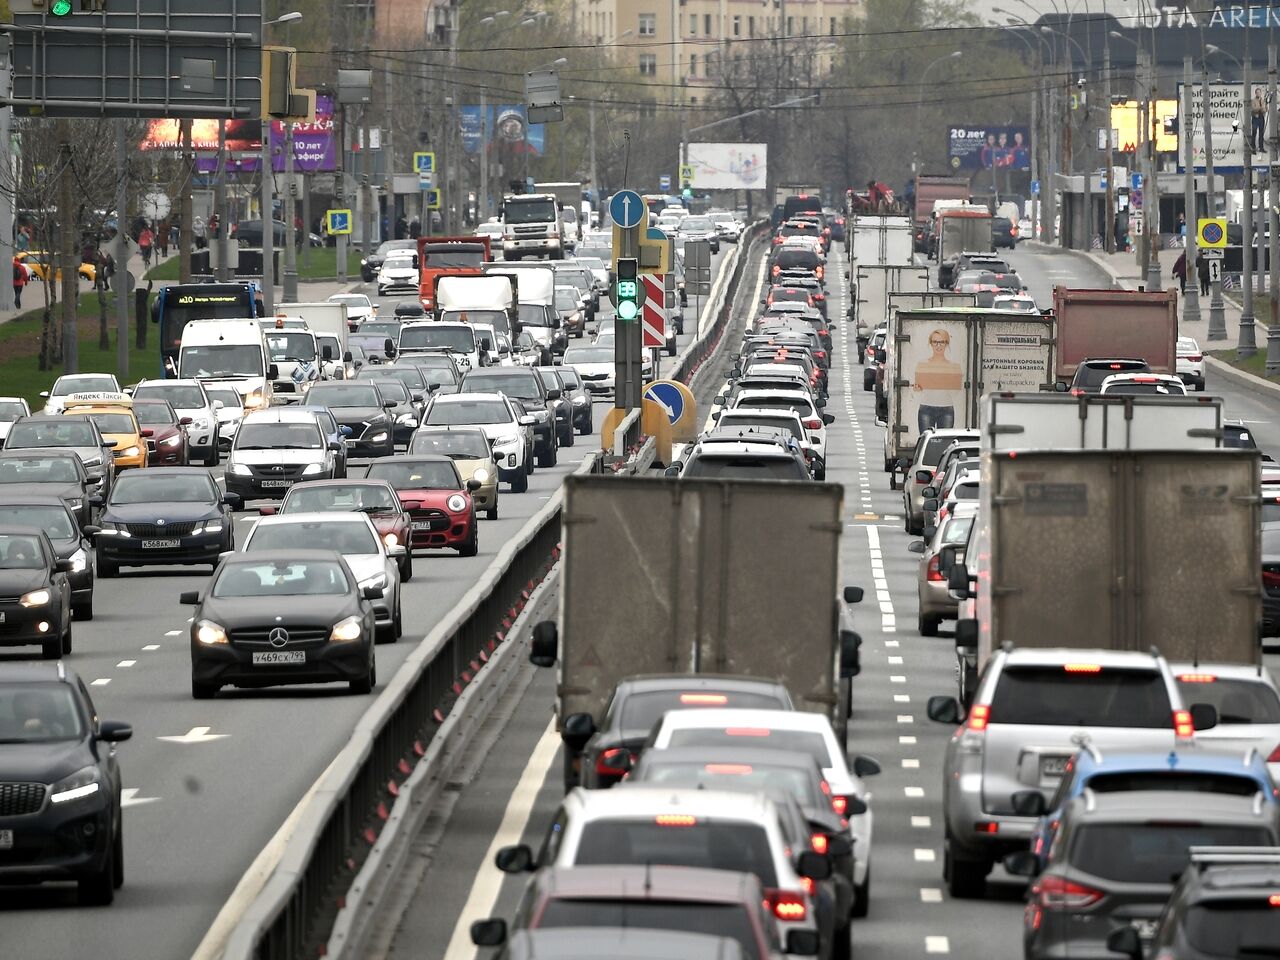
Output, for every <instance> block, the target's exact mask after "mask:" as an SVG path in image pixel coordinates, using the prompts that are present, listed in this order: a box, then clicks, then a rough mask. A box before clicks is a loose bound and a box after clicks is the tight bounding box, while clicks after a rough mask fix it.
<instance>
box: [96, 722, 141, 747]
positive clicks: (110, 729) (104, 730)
mask: <svg viewBox="0 0 1280 960" xmlns="http://www.w3.org/2000/svg"><path fill="white" fill-rule="evenodd" d="M132 737H133V727H132V726H130V725H129V724H127V723H122V722H121V721H119V720H103V721H102V722H101V723H99V724H98V735H97V739H99V740H101V741H103V742H104V743H123V742H124V741H126V740H129V739H132Z"/></svg>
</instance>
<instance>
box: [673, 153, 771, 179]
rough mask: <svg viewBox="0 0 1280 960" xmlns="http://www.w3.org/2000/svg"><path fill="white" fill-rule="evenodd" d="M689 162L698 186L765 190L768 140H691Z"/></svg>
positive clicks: (767, 170) (767, 171) (767, 174)
mask: <svg viewBox="0 0 1280 960" xmlns="http://www.w3.org/2000/svg"><path fill="white" fill-rule="evenodd" d="M686 149H687V150H688V166H690V167H693V180H692V181H690V182H691V183H692V185H693V188H694V189H695V190H763V189H764V188H765V181H766V180H767V179H768V176H769V145H768V144H767V143H691V144H689V145H688V146H687V148H686Z"/></svg>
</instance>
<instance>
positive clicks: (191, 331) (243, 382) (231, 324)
mask: <svg viewBox="0 0 1280 960" xmlns="http://www.w3.org/2000/svg"><path fill="white" fill-rule="evenodd" d="M270 357H271V353H270V351H269V349H268V348H267V337H266V332H265V331H264V330H263V329H262V326H261V324H260V323H259V322H258V321H257V320H255V319H251V318H244V319H235V320H192V321H191V322H190V323H188V324H187V326H186V329H184V330H183V331H182V341H181V344H180V345H179V347H178V371H177V372H178V376H179V377H192V378H194V379H196V380H200V381H202V382H203V383H205V384H206V385H208V384H214V383H221V384H226V385H229V386H231V387H234V388H235V391H236V392H237V393H238V394H240V396H241V398H242V399H243V401H244V409H245V412H246V413H251V412H252V411H254V410H262V409H264V408H266V407H269V406H271V404H272V402H273V398H274V396H275V389H274V384H275V380H276V378H277V377H278V376H279V375H280V371H279V369H278V368H277V367H276V365H275V364H274V363H272V362H271V359H270Z"/></svg>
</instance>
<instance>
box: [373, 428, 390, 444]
mask: <svg viewBox="0 0 1280 960" xmlns="http://www.w3.org/2000/svg"><path fill="white" fill-rule="evenodd" d="M386 441H387V432H386V431H385V430H383V431H382V432H380V433H375V434H374V435H373V436H372V437H370V438H369V442H370V443H386Z"/></svg>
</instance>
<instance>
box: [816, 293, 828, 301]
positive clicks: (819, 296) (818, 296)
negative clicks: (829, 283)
mask: <svg viewBox="0 0 1280 960" xmlns="http://www.w3.org/2000/svg"><path fill="white" fill-rule="evenodd" d="M813 299H815V300H825V299H827V295H826V294H825V293H815V294H814V295H813Z"/></svg>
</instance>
